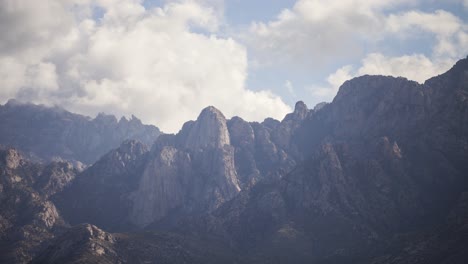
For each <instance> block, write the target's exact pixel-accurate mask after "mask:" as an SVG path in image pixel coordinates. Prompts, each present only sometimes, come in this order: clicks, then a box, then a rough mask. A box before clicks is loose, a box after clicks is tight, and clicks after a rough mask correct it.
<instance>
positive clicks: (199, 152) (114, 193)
mask: <svg viewBox="0 0 468 264" xmlns="http://www.w3.org/2000/svg"><path fill="white" fill-rule="evenodd" d="M129 146H131V147H129ZM239 191H240V186H239V181H238V177H237V172H236V169H235V165H234V148H233V147H232V146H231V145H230V138H229V131H228V129H227V124H226V119H225V118H224V116H223V115H222V114H221V112H219V110H217V109H215V108H214V107H208V108H206V109H204V110H203V111H202V112H201V114H200V116H199V117H198V119H197V120H196V121H195V122H188V123H186V124H185V125H184V127H183V129H182V130H181V131H180V132H179V133H178V134H177V135H163V136H160V137H159V138H158V140H157V141H156V143H155V144H154V146H153V147H152V150H151V151H148V150H146V149H145V148H144V147H143V146H142V144H140V143H136V142H127V143H124V144H123V145H122V146H121V147H120V148H119V149H117V150H115V151H111V152H110V153H108V154H106V155H105V156H104V157H103V158H101V160H99V161H98V162H97V163H96V164H94V165H93V166H92V167H90V168H89V169H87V170H85V171H84V172H83V173H82V174H81V175H80V176H79V177H78V179H77V180H76V181H74V183H73V184H72V185H71V186H70V187H69V188H67V189H66V190H65V191H64V192H63V193H61V194H58V195H57V196H56V197H55V198H54V201H56V203H57V205H58V207H59V208H60V210H61V212H63V214H64V216H65V217H66V219H68V220H69V221H70V222H71V223H72V224H78V223H82V222H89V223H92V224H96V225H98V226H101V227H103V228H106V229H108V230H109V229H110V230H129V229H130V230H131V229H132V228H142V227H145V226H147V225H149V224H151V223H153V222H155V221H160V220H163V219H164V218H166V219H168V218H170V217H177V216H178V215H186V214H191V213H198V212H208V211H212V210H214V209H216V208H218V207H219V206H220V205H221V204H223V203H224V202H226V201H228V200H230V199H232V198H233V197H234V196H235V195H236V194H237V193H238V192H239ZM77 197H78V198H77Z"/></svg>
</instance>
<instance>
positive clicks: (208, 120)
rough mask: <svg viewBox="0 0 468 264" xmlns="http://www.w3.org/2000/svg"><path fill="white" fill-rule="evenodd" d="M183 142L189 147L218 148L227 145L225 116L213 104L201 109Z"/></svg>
mask: <svg viewBox="0 0 468 264" xmlns="http://www.w3.org/2000/svg"><path fill="white" fill-rule="evenodd" d="M185 142H186V143H185V146H186V147H187V148H189V149H199V148H206V147H216V148H220V147H223V146H224V145H229V144H230V141H229V131H228V128H227V125H226V118H225V117H224V115H223V114H222V113H221V111H219V110H218V109H216V108H215V107H213V106H209V107H207V108H205V109H203V111H202V112H201V113H200V115H199V116H198V118H197V121H196V122H195V123H194V124H193V126H192V127H191V129H190V132H189V134H188V136H187V139H186V141H185Z"/></svg>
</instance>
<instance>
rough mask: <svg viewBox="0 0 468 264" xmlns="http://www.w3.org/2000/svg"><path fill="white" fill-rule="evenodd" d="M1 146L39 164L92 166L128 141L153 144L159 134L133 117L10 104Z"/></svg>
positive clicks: (2, 108) (3, 109)
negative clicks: (67, 162) (63, 162)
mask: <svg viewBox="0 0 468 264" xmlns="http://www.w3.org/2000/svg"><path fill="white" fill-rule="evenodd" d="M0 122H1V123H2V125H1V126H0V144H3V145H6V146H11V147H15V148H18V149H20V150H21V151H23V152H24V153H25V154H27V155H28V156H29V157H30V158H33V159H36V160H45V161H50V160H60V159H64V160H75V161H79V162H82V163H85V164H92V163H94V162H95V161H97V160H98V159H99V158H100V157H101V156H102V155H104V154H105V153H106V152H108V151H110V150H111V149H113V148H116V147H118V146H119V145H120V143H122V142H123V141H124V140H126V139H136V140H139V141H141V142H144V143H146V144H152V143H153V142H154V141H155V140H156V138H157V137H158V135H159V134H160V131H159V129H158V128H157V127H154V126H150V125H143V124H142V123H141V121H140V120H138V119H137V118H136V117H134V116H132V118H131V119H130V120H127V119H126V118H125V117H123V118H122V119H120V121H117V119H116V118H115V117H114V116H112V115H105V114H99V115H98V116H97V117H96V118H95V119H90V118H88V117H85V116H82V115H77V114H72V113H70V112H67V111H65V110H63V109H61V108H58V107H55V108H49V107H45V106H40V105H33V104H23V103H19V102H17V101H15V100H10V101H9V102H8V103H7V104H5V105H0Z"/></svg>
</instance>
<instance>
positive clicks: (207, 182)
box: [0, 59, 468, 263]
mask: <svg viewBox="0 0 468 264" xmlns="http://www.w3.org/2000/svg"><path fill="white" fill-rule="evenodd" d="M467 83H468V59H465V60H462V61H460V62H459V63H457V64H456V65H455V66H454V68H452V69H451V70H450V71H449V72H447V73H446V74H444V75H441V76H438V77H435V78H433V79H431V80H429V81H427V82H426V83H425V84H418V83H416V82H412V81H408V80H406V79H404V78H393V77H384V76H362V77H358V78H355V79H353V80H350V81H347V82H346V83H345V84H343V86H342V87H341V88H340V90H339V92H338V95H337V96H336V97H335V99H334V100H333V102H332V103H330V104H326V105H324V106H322V107H321V108H319V109H316V110H313V111H310V110H308V109H307V107H306V106H305V104H304V103H302V102H298V103H297V104H296V109H295V111H294V113H292V114H289V115H288V116H286V118H285V119H283V120H282V121H281V122H279V121H275V120H273V119H267V120H265V122H263V123H256V122H252V123H248V122H245V121H243V120H242V119H240V118H233V119H231V120H230V121H227V122H226V120H225V118H224V117H223V116H222V114H221V113H220V112H219V111H218V110H216V109H214V108H212V107H209V108H207V109H205V110H204V111H202V114H201V115H200V117H199V118H198V119H197V121H190V122H187V123H186V124H185V125H184V127H183V128H182V130H181V131H180V132H179V133H178V134H177V135H164V136H161V137H159V138H158V140H157V141H156V143H155V144H154V145H153V147H152V149H151V151H150V152H144V154H143V155H136V156H134V158H132V159H125V158H122V157H127V156H128V157H133V156H132V155H127V154H125V153H126V152H132V151H131V148H130V150H125V151H123V150H122V151H121V152H118V151H117V152H118V154H108V157H114V158H110V159H103V160H102V162H98V163H97V164H96V165H95V166H97V167H96V168H95V171H94V172H91V171H92V168H93V167H95V166H93V167H91V168H90V169H88V170H87V171H85V172H84V173H83V175H80V176H79V177H78V180H76V182H80V179H86V180H85V181H83V182H89V183H86V184H84V183H83V184H82V187H81V188H79V189H77V190H79V191H75V192H68V191H67V190H68V189H67V190H66V191H65V192H64V193H66V195H69V196H68V198H66V199H64V200H65V201H68V203H70V201H73V203H75V205H76V204H78V205H79V206H75V205H73V206H74V207H73V206H70V208H74V209H73V210H75V211H70V212H71V214H68V215H67V218H69V219H74V220H76V219H86V220H90V221H92V222H93V223H99V224H102V225H103V226H105V227H106V228H116V227H124V228H126V230H129V228H130V227H138V228H141V227H147V228H167V229H168V230H171V231H172V232H176V233H177V234H178V235H175V236H176V237H177V238H180V237H183V238H184V239H176V240H171V239H173V238H174V237H172V236H174V235H170V236H169V237H165V238H163V240H164V239H166V240H168V241H169V240H170V241H174V243H175V244H176V246H175V247H179V249H180V248H182V250H175V251H171V250H170V248H171V247H168V246H167V245H168V244H167V243H162V244H161V237H158V236H153V235H151V236H148V234H147V235H140V237H139V238H138V236H139V235H137V233H136V234H135V233H134V234H127V235H117V234H115V235H113V237H119V238H117V239H116V241H117V242H115V243H113V244H112V245H110V246H109V250H112V251H110V252H115V253H116V255H115V254H114V253H110V254H109V256H110V257H111V260H112V261H114V262H116V261H124V260H128V259H129V257H131V258H130V259H131V260H134V262H136V263H140V262H149V263H152V262H156V261H161V255H159V254H160V253H161V252H162V251H159V250H157V248H159V249H164V250H165V251H166V252H176V255H172V254H170V256H168V255H164V256H162V260H168V261H172V262H177V261H180V260H182V262H184V261H185V262H197V260H200V258H197V254H199V252H200V251H198V248H197V249H196V250H195V251H190V250H188V249H189V248H190V247H186V245H187V244H186V243H187V242H186V241H187V239H188V240H189V241H196V243H197V244H198V245H203V247H204V248H205V249H206V250H207V251H214V252H222V254H223V256H225V257H227V256H229V258H228V259H229V260H230V261H232V260H234V261H232V262H235V263H244V262H245V263H273V262H275V263H291V262H293V263H464V261H465V262H466V253H465V252H467V251H466V249H467V246H466V245H467V241H468V235H467V232H466V223H467V221H466V216H467V215H468V214H467V213H466V208H467V206H466V204H468V203H467V202H466V201H467V198H466V197H468V196H467V195H466V193H467V192H468V179H467V178H466V175H468V165H467V163H466V160H468V148H467V146H468V130H467V129H468V126H467V124H468V100H466V98H468V96H467V90H468V86H467ZM122 149H123V148H122ZM121 160H123V162H120V161H121ZM127 161H128V162H127ZM12 164H15V162H13V163H12ZM129 164H133V165H131V166H129ZM14 166H15V165H13V167H14ZM99 166H100V167H99ZM98 168H100V169H98ZM104 169H105V170H104ZM103 171H109V173H107V174H103V173H102V172H103ZM130 171H131V172H133V173H134V174H132V175H133V176H132V177H128V175H130ZM87 173H88V174H89V175H94V176H87V178H86V177H83V176H84V175H86V174H87ZM98 175H99V176H98ZM102 175H104V176H102ZM122 175H126V176H122ZM23 179H24V178H23V177H21V178H19V179H17V178H11V180H10V182H22V181H23ZM25 179H27V178H25ZM123 183H125V184H123ZM73 186H75V184H73V185H72V186H71V187H70V190H72V189H73V188H77V187H73ZM77 186H80V185H77ZM122 186H125V187H122ZM85 187H86V188H85ZM241 188H242V189H243V190H241ZM102 190H106V192H103V191H102ZM67 193H68V194H67ZM78 195H81V196H79V197H82V196H85V197H91V198H90V199H89V200H86V199H83V198H80V199H79V200H77V199H76V197H78ZM58 197H59V196H58ZM64 197H66V196H64ZM102 197H106V198H102ZM106 199H107V200H106ZM115 201H119V202H118V203H117V204H118V208H112V206H111V205H112V204H116V202H115ZM66 208H68V207H67V206H61V207H60V209H63V210H67V209H66ZM122 208H123V209H122ZM76 209H78V210H76ZM101 211H103V212H104V213H102V212H101ZM76 213H78V215H75V214H76ZM48 215H52V216H53V215H54V212H53V210H51V211H50V213H49V214H48ZM80 217H81V218H80ZM42 219H47V217H42ZM112 221H114V222H112ZM42 222H44V223H51V222H50V221H47V220H43V221H42ZM152 222H155V223H153V224H151V223H152ZM0 224H1V225H0V227H3V226H5V227H7V228H8V226H9V225H10V223H9V222H8V219H2V218H0ZM3 228H4V227H3ZM69 236H70V235H69ZM142 237H144V238H143V239H142ZM213 238H216V239H214V241H216V243H214V244H217V245H220V246H219V247H213V243H209V242H213V240H212V239H213ZM119 239H121V240H119ZM69 240H71V239H70V237H68V238H67V237H64V239H63V240H60V241H62V243H63V244H65V243H67V242H66V241H69ZM184 243H185V244H184ZM58 244H60V243H54V245H55V248H54V247H52V248H51V249H50V250H48V251H46V253H45V255H44V256H47V257H44V258H43V260H44V261H47V260H49V259H50V256H53V254H54V252H56V251H57V250H59V249H57V248H56V247H57V245H58ZM85 244H86V243H85ZM181 245H183V246H181ZM221 245H222V246H221ZM185 249H187V250H185ZM103 252H106V251H105V250H104V251H103ZM193 252H197V254H195V255H194V254H191V253H193ZM232 253H235V255H236V256H237V258H232V255H231V254H232ZM78 255H79V256H83V255H86V254H82V253H79V254H78ZM88 255H89V256H91V255H92V256H94V257H96V256H97V255H95V254H94V255H93V254H91V255H90V254H88ZM99 256H100V255H99ZM99 256H98V257H99ZM106 256H107V255H106V254H103V255H102V256H101V257H103V258H104V257H106ZM116 256H117V257H116ZM94 257H93V258H94ZM166 257H167V258H166ZM218 257H219V256H210V257H208V259H209V260H206V259H205V261H208V262H209V261H213V262H223V261H221V260H220V259H219V258H218ZM93 258H90V259H89V260H91V259H93ZM71 259H74V258H73V257H71ZM100 260H102V258H100ZM224 262H225V261H224Z"/></svg>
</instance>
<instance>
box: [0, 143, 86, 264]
mask: <svg viewBox="0 0 468 264" xmlns="http://www.w3.org/2000/svg"><path fill="white" fill-rule="evenodd" d="M77 173H78V170H76V169H74V168H73V167H72V165H71V164H70V163H66V162H55V163H51V164H49V165H47V166H44V165H38V164H34V163H31V162H30V161H28V160H25V159H24V158H23V157H22V156H21V154H20V153H19V152H18V151H17V150H15V149H11V148H10V149H6V148H0V262H2V263H26V262H29V261H30V260H31V259H32V257H33V256H34V255H35V254H36V253H37V252H38V251H39V250H41V249H42V247H43V246H44V243H46V242H47V241H48V240H50V239H52V238H53V237H54V236H55V234H56V233H57V232H60V230H62V229H64V228H65V227H66V224H65V222H64V220H63V219H62V217H61V216H60V214H59V213H58V211H57V209H56V207H55V205H54V204H53V203H52V202H51V201H50V200H48V197H49V195H52V194H54V193H56V192H59V191H61V190H62V189H63V188H64V187H65V186H67V185H68V184H69V183H70V182H71V181H72V180H73V179H74V177H75V175H76V174H77Z"/></svg>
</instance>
